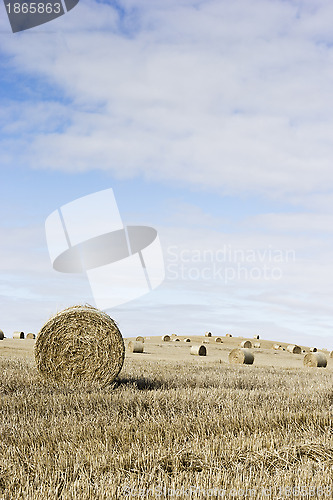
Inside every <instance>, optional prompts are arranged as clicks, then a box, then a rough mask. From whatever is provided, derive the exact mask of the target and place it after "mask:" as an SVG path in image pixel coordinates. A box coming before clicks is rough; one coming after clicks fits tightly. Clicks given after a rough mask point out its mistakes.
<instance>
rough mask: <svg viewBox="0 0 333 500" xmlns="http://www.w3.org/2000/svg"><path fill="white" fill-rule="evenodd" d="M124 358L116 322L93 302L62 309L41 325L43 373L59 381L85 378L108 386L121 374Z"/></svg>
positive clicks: (37, 345) (39, 347) (37, 357)
mask: <svg viewBox="0 0 333 500" xmlns="http://www.w3.org/2000/svg"><path fill="white" fill-rule="evenodd" d="M124 357H125V346H124V341H123V338H122V335H121V333H120V331H119V328H118V326H117V324H116V322H115V321H114V320H113V319H111V318H110V316H108V315H107V314H106V313H105V312H102V311H100V310H98V309H96V308H95V307H92V306H89V305H84V306H73V307H69V308H68V309H64V310H63V311H60V312H58V313H57V314H56V315H55V316H53V317H52V318H50V319H49V320H48V321H47V322H46V323H45V325H44V326H43V327H42V328H41V330H40V331H39V333H38V335H37V340H36V343H35V360H36V364H37V368H38V370H39V372H40V373H41V374H42V375H43V376H44V377H45V378H47V379H53V380H54V381H56V382H68V381H72V382H73V381H79V382H80V381H82V382H83V381H84V382H87V383H97V384H98V385H100V386H102V387H105V386H106V385H108V384H110V383H112V382H113V381H114V380H115V378H116V377H117V375H118V373H119V372H120V370H121V368H122V366H123V363H124Z"/></svg>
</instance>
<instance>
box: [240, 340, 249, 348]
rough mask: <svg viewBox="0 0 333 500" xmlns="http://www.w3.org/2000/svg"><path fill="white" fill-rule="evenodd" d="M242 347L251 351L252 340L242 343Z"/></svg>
mask: <svg viewBox="0 0 333 500" xmlns="http://www.w3.org/2000/svg"><path fill="white" fill-rule="evenodd" d="M240 346H241V347H243V348H244V349H251V347H252V342H251V340H243V342H241V344H240Z"/></svg>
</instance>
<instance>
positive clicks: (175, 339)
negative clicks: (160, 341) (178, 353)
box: [172, 337, 180, 342]
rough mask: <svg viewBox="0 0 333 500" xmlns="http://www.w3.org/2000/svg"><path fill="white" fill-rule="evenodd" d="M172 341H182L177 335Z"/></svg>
mask: <svg viewBox="0 0 333 500" xmlns="http://www.w3.org/2000/svg"><path fill="white" fill-rule="evenodd" d="M172 341H173V342H180V339H178V338H177V337H174V338H173V339H172Z"/></svg>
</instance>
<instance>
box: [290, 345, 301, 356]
mask: <svg viewBox="0 0 333 500" xmlns="http://www.w3.org/2000/svg"><path fill="white" fill-rule="evenodd" d="M287 351H288V352H291V353H292V354H301V352H302V349H301V347H300V346H299V345H296V344H289V345H288V346H287Z"/></svg>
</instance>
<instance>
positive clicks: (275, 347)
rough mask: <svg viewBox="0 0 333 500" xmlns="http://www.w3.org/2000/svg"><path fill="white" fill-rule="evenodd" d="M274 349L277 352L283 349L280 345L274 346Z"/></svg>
mask: <svg viewBox="0 0 333 500" xmlns="http://www.w3.org/2000/svg"><path fill="white" fill-rule="evenodd" d="M272 349H275V350H276V351H278V350H279V349H281V346H280V344H273V345H272Z"/></svg>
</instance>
